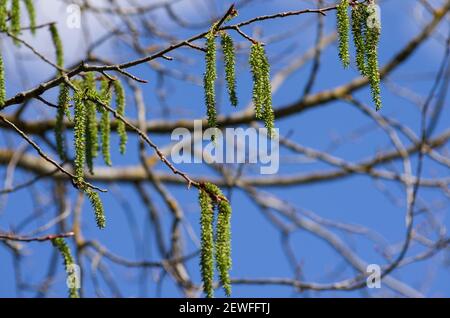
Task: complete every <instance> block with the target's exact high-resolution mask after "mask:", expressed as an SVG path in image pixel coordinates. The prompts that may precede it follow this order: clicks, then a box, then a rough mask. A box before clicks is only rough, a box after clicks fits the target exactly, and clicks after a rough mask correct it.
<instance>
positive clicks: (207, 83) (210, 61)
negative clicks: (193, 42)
mask: <svg viewBox="0 0 450 318" xmlns="http://www.w3.org/2000/svg"><path fill="white" fill-rule="evenodd" d="M205 64H206V70H205V74H204V78H203V84H204V89H205V104H206V112H207V115H208V125H209V126H210V127H216V126H217V111H216V91H215V84H216V79H217V70H216V39H215V30H214V26H213V27H212V28H211V31H210V32H209V33H208V34H207V35H206V54H205Z"/></svg>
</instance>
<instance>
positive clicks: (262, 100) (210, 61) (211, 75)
mask: <svg viewBox="0 0 450 318" xmlns="http://www.w3.org/2000/svg"><path fill="white" fill-rule="evenodd" d="M216 32H217V31H216V29H215V25H213V27H212V28H211V30H210V31H209V32H208V34H207V35H206V54H205V64H206V71H205V74H204V78H203V84H204V89H205V103H206V109H207V116H208V125H209V126H210V127H217V110H216V92H215V82H216V79H217V70H216V42H215V35H216ZM220 42H221V46H222V51H223V57H224V64H225V65H224V66H225V80H226V83H227V90H228V97H229V100H230V104H231V105H233V106H237V104H238V98H237V93H236V69H235V68H236V57H235V55H236V53H235V49H234V44H233V39H232V38H231V36H230V35H228V34H227V33H226V32H224V31H221V41H220ZM249 64H250V67H251V71H252V75H253V103H254V107H255V115H256V118H257V119H260V120H263V121H264V124H265V127H266V128H267V130H268V135H269V136H272V135H273V129H274V121H275V115H274V112H273V107H272V87H271V83H270V64H269V61H268V59H267V55H266V52H265V49H264V46H263V45H262V44H261V43H256V42H255V43H254V44H253V45H252V47H251V50H250V57H249Z"/></svg>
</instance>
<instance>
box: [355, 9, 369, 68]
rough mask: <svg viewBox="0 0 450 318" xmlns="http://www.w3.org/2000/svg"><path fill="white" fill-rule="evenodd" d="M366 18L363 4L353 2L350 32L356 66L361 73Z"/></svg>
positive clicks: (364, 55) (364, 66) (364, 54)
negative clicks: (354, 50)
mask: <svg viewBox="0 0 450 318" xmlns="http://www.w3.org/2000/svg"><path fill="white" fill-rule="evenodd" d="M366 20H367V16H366V12H365V9H364V7H363V5H361V4H355V5H354V6H353V7H352V34H353V42H354V44H355V49H356V66H357V67H358V70H359V72H360V73H361V75H365V74H366V52H365V51H366V49H365V44H364V42H365V40H364V39H365V36H366Z"/></svg>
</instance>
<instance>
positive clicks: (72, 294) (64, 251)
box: [52, 238, 79, 298]
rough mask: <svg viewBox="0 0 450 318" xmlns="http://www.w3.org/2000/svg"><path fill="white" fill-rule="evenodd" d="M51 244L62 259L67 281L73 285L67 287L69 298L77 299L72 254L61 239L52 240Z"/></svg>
mask: <svg viewBox="0 0 450 318" xmlns="http://www.w3.org/2000/svg"><path fill="white" fill-rule="evenodd" d="M52 244H53V246H55V247H56V248H57V249H58V250H59V252H60V254H61V256H62V257H63V262H64V268H65V270H66V273H67V276H68V281H70V282H71V283H72V284H73V285H71V286H68V287H69V298H78V297H79V295H78V289H77V288H76V284H75V283H76V282H75V281H74V280H75V277H74V276H73V275H75V273H74V268H73V267H72V266H73V265H74V264H75V262H74V261H73V257H72V253H71V252H70V248H69V246H68V245H67V243H66V241H65V240H64V239H63V238H54V239H52Z"/></svg>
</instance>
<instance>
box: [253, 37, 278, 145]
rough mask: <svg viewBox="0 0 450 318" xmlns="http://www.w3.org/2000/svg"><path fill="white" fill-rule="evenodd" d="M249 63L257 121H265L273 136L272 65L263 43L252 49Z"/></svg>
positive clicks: (270, 134)
mask: <svg viewBox="0 0 450 318" xmlns="http://www.w3.org/2000/svg"><path fill="white" fill-rule="evenodd" d="M249 63H250V67H251V71H252V75H253V104H254V107H255V116H256V118H257V119H262V120H264V125H265V127H266V128H267V130H268V134H269V136H272V134H273V128H274V120H275V116H274V113H273V107H272V87H271V83H270V64H269V60H268V59H267V56H266V52H265V50H264V47H263V45H262V44H261V43H254V44H253V45H252V47H251V49H250V58H249Z"/></svg>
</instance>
